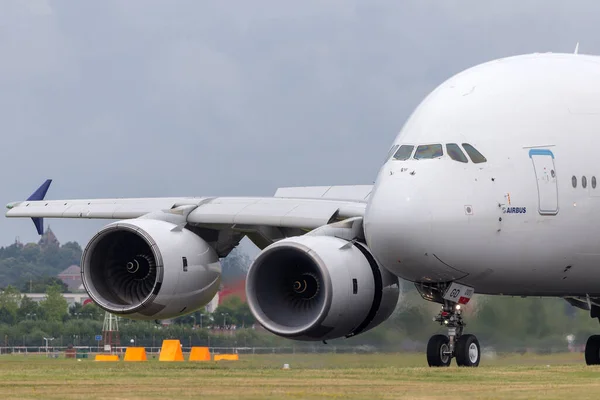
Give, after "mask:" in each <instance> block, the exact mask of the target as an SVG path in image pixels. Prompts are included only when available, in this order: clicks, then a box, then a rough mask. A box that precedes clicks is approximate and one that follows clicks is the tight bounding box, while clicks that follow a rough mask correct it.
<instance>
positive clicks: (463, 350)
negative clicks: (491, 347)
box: [427, 301, 481, 367]
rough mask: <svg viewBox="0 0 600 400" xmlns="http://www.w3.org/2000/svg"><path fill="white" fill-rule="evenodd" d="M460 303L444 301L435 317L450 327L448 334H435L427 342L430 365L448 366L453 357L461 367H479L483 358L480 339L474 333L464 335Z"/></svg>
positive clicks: (436, 320) (435, 319) (440, 322)
mask: <svg viewBox="0 0 600 400" xmlns="http://www.w3.org/2000/svg"><path fill="white" fill-rule="evenodd" d="M461 312H462V310H461V306H460V304H453V303H451V302H449V301H446V302H444V306H443V307H442V311H440V313H439V314H438V315H437V316H436V317H435V318H434V319H433V320H434V321H435V322H438V323H439V324H440V325H445V326H446V327H447V328H448V336H446V335H433V336H432V337H431V338H430V339H429V343H427V363H428V364H429V366H430V367H448V366H449V365H450V361H451V360H452V357H455V358H456V364H457V365H458V366H459V367H477V366H478V365H479V361H480V359H481V348H480V346H479V341H478V340H477V338H476V337H475V336H474V335H463V328H464V327H465V325H466V323H465V322H464V320H463V318H462V314H461Z"/></svg>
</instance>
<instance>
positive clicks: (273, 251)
mask: <svg viewBox="0 0 600 400" xmlns="http://www.w3.org/2000/svg"><path fill="white" fill-rule="evenodd" d="M292 262H296V264H298V263H301V264H302V267H303V268H298V266H297V265H292ZM303 273H304V274H309V275H310V276H312V277H316V278H318V281H319V293H317V296H312V297H311V298H310V299H308V300H309V301H314V304H313V306H314V308H313V309H312V310H310V311H309V312H307V313H305V314H304V315H300V314H299V313H298V312H296V315H294V310H292V309H291V308H290V307H289V306H292V307H293V306H297V303H296V304H290V303H289V304H287V306H288V308H286V305H285V304H284V300H285V295H289V291H288V293H284V292H285V291H284V290H283V289H281V288H280V287H277V286H276V285H277V283H278V282H279V283H281V281H282V279H285V280H286V282H291V285H293V284H294V282H295V280H294V277H297V276H301V275H302V274H303ZM290 277H292V279H291V280H289V279H287V278H290ZM271 285H272V286H271ZM292 290H293V286H292ZM246 296H247V298H248V305H249V307H250V310H251V311H252V313H253V315H254V316H255V317H256V319H257V320H258V322H259V323H260V324H261V325H262V326H263V327H264V328H265V329H267V330H269V331H271V332H273V333H275V334H277V335H280V336H284V337H297V336H302V335H306V334H310V331H311V330H314V329H317V328H318V327H319V326H320V324H321V322H323V320H324V319H325V317H326V316H327V314H328V312H329V309H330V307H331V302H332V283H331V277H330V275H329V272H328V270H327V268H326V266H325V263H324V262H323V260H322V259H321V258H320V257H319V256H318V255H317V254H316V253H315V252H313V251H312V250H311V249H310V248H309V247H307V246H305V245H304V244H300V243H296V242H287V241H282V242H277V243H274V244H272V245H271V246H269V247H268V248H266V249H265V250H263V251H262V252H261V253H260V255H259V256H258V257H257V258H256V260H255V261H254V262H253V263H252V265H251V266H250V269H249V270H248V276H247V280H246ZM291 301H292V302H297V299H293V300H291ZM300 312H301V311H300Z"/></svg>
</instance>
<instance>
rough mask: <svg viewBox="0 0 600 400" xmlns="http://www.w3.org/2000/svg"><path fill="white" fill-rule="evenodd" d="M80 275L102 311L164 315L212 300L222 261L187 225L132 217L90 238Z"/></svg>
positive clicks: (148, 316)
mask: <svg viewBox="0 0 600 400" xmlns="http://www.w3.org/2000/svg"><path fill="white" fill-rule="evenodd" d="M81 275H82V279H83V284H84V286H85V288H86V290H87V292H88V294H89V295H90V297H91V298H92V300H94V302H95V303H96V304H97V305H98V306H100V307H101V308H103V309H104V310H106V311H109V312H111V313H114V314H119V315H124V316H127V317H128V318H132V319H148V320H150V319H168V318H172V317H176V316H179V315H183V314H187V313H189V312H192V311H194V310H196V309H198V308H199V307H202V306H203V305H205V304H207V303H208V302H210V300H211V299H212V298H213V297H214V296H215V294H216V293H217V291H218V289H219V284H220V281H221V265H220V263H219V257H218V256H217V254H216V252H215V251H214V249H213V248H212V247H210V246H209V245H208V244H207V243H206V242H205V241H204V240H203V239H202V238H200V237H199V236H197V235H196V234H194V233H193V232H191V231H190V230H188V229H185V228H181V227H179V226H177V225H175V224H173V223H170V222H166V221H161V220H155V219H134V220H126V221H118V222H114V223H112V224H109V225H107V226H105V227H104V228H102V229H101V230H100V231H99V232H98V233H97V234H96V235H95V236H94V237H93V238H92V240H91V241H90V242H89V243H88V245H87V246H86V248H85V250H84V252H83V259H82V269H81Z"/></svg>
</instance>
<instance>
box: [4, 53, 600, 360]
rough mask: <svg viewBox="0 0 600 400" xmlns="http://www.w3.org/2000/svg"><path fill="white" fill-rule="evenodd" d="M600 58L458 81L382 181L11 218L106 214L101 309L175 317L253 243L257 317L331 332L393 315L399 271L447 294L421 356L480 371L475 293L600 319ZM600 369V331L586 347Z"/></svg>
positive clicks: (93, 260) (425, 289)
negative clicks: (467, 313) (469, 323)
mask: <svg viewBox="0 0 600 400" xmlns="http://www.w3.org/2000/svg"><path fill="white" fill-rule="evenodd" d="M599 137H600V57H596V56H590V55H583V54H553V53H535V54H525V55H518V56H513V57H507V58H501V59H497V60H493V61H490V62H486V63H483V64H480V65H477V66H474V67H472V68H469V69H466V70H465V71H463V72H460V73H458V74H457V75H455V76H452V77H451V78H449V79H448V80H447V81H445V82H443V83H442V84H441V85H440V86H438V87H437V88H436V89H435V90H433V92H431V93H430V94H429V95H428V96H427V97H426V98H425V99H424V100H423V101H422V102H421V103H420V104H419V105H418V107H417V108H416V109H415V110H414V112H413V113H412V114H411V115H410V117H409V118H408V119H407V121H406V122H405V124H404V126H403V127H402V129H401V130H400V132H399V134H398V136H397V137H396V139H395V140H394V142H393V144H392V146H391V148H390V151H389V153H388V155H387V158H386V159H385V162H384V163H383V165H382V166H381V168H380V170H379V172H378V175H377V179H376V181H375V183H374V185H357V186H326V187H321V186H316V187H296V188H294V187H288V188H280V189H278V190H277V192H276V193H275V195H274V196H273V197H263V198H261V197H197V198H185V197H181V198H179V197H173V198H149V199H145V198H139V199H89V200H85V199H84V200H44V197H45V195H46V192H47V190H48V187H49V185H50V181H47V182H45V183H44V185H42V187H40V188H39V189H38V190H37V191H36V192H34V194H33V195H32V196H30V197H29V198H28V199H27V200H25V201H21V202H14V203H10V204H8V206H7V207H8V211H7V212H6V216H7V217H30V218H32V219H33V221H34V223H35V225H36V228H37V230H38V233H40V234H41V233H42V231H43V218H83V219H85V218H104V219H111V220H116V221H115V222H111V223H109V224H108V225H107V226H105V227H104V228H102V229H101V230H100V231H99V232H98V233H97V234H96V235H95V236H94V237H93V238H92V239H91V241H90V242H89V243H88V244H87V246H86V247H85V249H84V252H83V257H82V277H83V283H84V285H85V288H86V290H87V291H88V293H89V295H90V297H91V298H92V299H93V300H94V302H96V304H98V305H99V306H100V307H101V308H103V309H104V310H106V311H109V312H111V313H115V314H119V315H122V316H126V317H129V318H133V319H148V320H154V319H167V318H172V317H176V316H179V315H183V314H186V313H189V312H192V311H194V310H196V309H198V308H199V307H201V306H203V305H205V304H206V303H208V302H209V301H210V300H211V299H212V298H213V296H214V295H215V293H216V292H217V290H218V286H219V282H220V264H219V260H220V258H222V257H225V256H227V254H228V253H229V252H230V251H231V250H232V249H233V248H235V247H236V246H237V245H238V244H239V241H240V240H241V239H242V238H243V237H248V238H249V239H250V240H251V241H252V242H254V243H255V244H256V245H257V246H258V247H259V248H260V249H261V252H260V253H259V255H258V256H257V257H256V259H255V260H254V262H253V263H252V265H251V266H250V268H249V271H248V276H247V281H246V291H247V299H248V304H249V306H250V309H251V311H252V313H253V315H254V316H255V317H256V320H257V321H258V322H259V323H260V324H261V325H262V326H263V327H264V328H265V329H267V330H268V331H270V332H272V333H274V334H276V335H279V336H282V337H286V338H290V339H295V340H304V341H324V342H325V341H327V340H329V339H333V338H341V337H351V336H355V335H358V334H361V333H363V332H365V331H367V330H369V329H372V328H374V327H375V326H377V325H379V324H380V323H382V322H383V321H385V320H386V319H387V318H388V317H389V316H390V315H391V313H392V312H393V310H394V308H395V306H396V304H397V302H398V299H399V280H398V278H399V277H400V278H403V279H405V280H408V281H411V282H414V284H415V286H416V287H417V289H418V291H419V293H420V294H421V296H422V297H423V298H424V299H425V300H428V301H432V302H436V303H439V304H440V305H441V307H440V312H439V314H438V315H437V316H435V317H434V320H435V321H436V322H437V323H439V324H441V325H442V326H445V327H446V328H447V334H446V335H434V336H432V337H431V338H430V339H429V342H428V344H427V355H426V356H427V362H428V364H429V365H430V366H432V367H446V366H449V365H450V364H451V361H452V359H453V358H454V359H455V360H456V363H457V365H459V366H466V367H476V366H478V365H479V363H480V359H481V348H480V344H479V341H478V339H477V338H476V337H475V336H474V335H472V334H468V333H466V332H464V330H465V329H464V328H465V318H464V317H463V314H462V313H463V311H464V310H463V309H462V307H463V305H464V304H467V303H468V302H469V300H470V299H471V297H472V296H473V294H474V293H478V294H485V295H510V296H547V297H560V298H564V299H565V300H566V301H567V302H569V303H570V304H572V305H573V306H576V307H579V308H581V309H584V310H587V311H589V312H590V316H591V317H592V318H598V319H599V320H600V284H599V283H598V282H597V281H600V187H599V186H598V179H600V164H599V163H598V161H597V160H598V158H597V157H598V156H597V153H598V149H596V147H595V146H596V144H599V145H600V139H598V138H599ZM585 360H586V363H587V364H588V365H598V364H600V335H593V336H591V337H590V338H589V339H588V341H587V343H586V347H585Z"/></svg>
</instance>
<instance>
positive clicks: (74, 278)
mask: <svg viewBox="0 0 600 400" xmlns="http://www.w3.org/2000/svg"><path fill="white" fill-rule="evenodd" d="M58 278H59V279H60V280H61V281H63V282H64V283H65V285H67V286H68V287H69V291H70V292H81V291H85V289H84V287H83V281H82V280H81V268H80V267H79V265H71V266H70V267H69V268H67V269H65V270H64V271H62V272H61V273H60V274H58Z"/></svg>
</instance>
